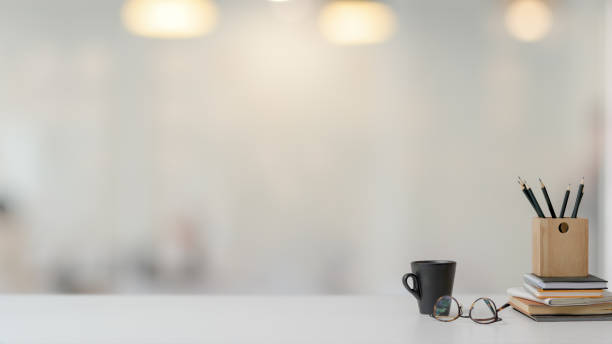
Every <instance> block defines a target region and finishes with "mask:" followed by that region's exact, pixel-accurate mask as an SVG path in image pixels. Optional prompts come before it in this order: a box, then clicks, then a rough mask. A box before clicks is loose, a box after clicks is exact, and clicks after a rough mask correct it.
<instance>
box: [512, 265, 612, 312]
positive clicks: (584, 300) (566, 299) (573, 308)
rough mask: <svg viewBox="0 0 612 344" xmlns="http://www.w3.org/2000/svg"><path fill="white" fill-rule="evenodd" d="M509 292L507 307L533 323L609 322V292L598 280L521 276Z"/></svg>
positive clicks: (611, 309) (611, 306)
mask: <svg viewBox="0 0 612 344" xmlns="http://www.w3.org/2000/svg"><path fill="white" fill-rule="evenodd" d="M523 282H524V283H523V287H519V288H510V289H508V296H509V297H510V301H509V302H510V305H512V307H513V308H514V309H516V310H517V311H519V312H520V313H522V314H524V315H526V316H528V317H530V318H531V319H533V320H536V321H580V320H612V293H610V292H608V291H607V290H606V289H607V287H608V282H607V281H606V280H603V279H601V278H599V277H596V276H593V275H588V276H587V277H539V276H536V275H534V274H525V275H524V276H523Z"/></svg>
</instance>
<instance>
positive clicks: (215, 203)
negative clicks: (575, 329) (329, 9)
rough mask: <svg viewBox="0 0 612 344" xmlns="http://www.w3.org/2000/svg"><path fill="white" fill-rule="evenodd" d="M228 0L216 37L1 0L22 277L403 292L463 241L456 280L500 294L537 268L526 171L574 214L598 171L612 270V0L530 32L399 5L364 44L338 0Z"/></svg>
mask: <svg viewBox="0 0 612 344" xmlns="http://www.w3.org/2000/svg"><path fill="white" fill-rule="evenodd" d="M217 3H218V4H219V7H220V10H221V18H220V25H219V27H218V28H217V30H216V31H215V32H214V33H213V34H211V35H209V36H205V37H201V38H197V39H189V40H155V39H146V38H141V37H136V36H132V35H130V34H129V33H127V32H126V31H125V30H124V29H123V27H122V25H121V22H120V19H119V9H120V7H121V4H122V2H121V1H118V0H113V1H87V2H83V1H76V0H58V1H32V0H26V1H18V2H13V1H4V2H3V4H2V7H3V10H2V11H0V28H1V29H2V30H0V42H2V44H0V75H2V78H0V193H1V194H2V195H3V196H4V199H5V202H7V204H8V205H9V206H8V208H10V209H11V211H10V219H9V220H7V221H6V223H9V222H10V223H11V224H10V225H8V224H7V225H3V227H4V228H9V227H10V228H12V229H10V230H9V229H7V230H5V232H6V233H9V234H7V235H6V236H7V237H10V238H9V239H6V242H10V243H12V242H15V243H18V244H10V245H9V246H11V247H19V249H18V250H16V251H17V253H15V252H12V253H11V252H9V253H6V255H9V257H13V258H11V259H14V260H15V261H19V263H18V264H19V266H18V267H13V268H14V269H15V270H16V271H17V272H15V273H12V274H9V273H6V274H4V275H2V274H0V278H1V279H2V283H0V287H1V288H2V289H3V290H5V291H53V292H210V293H362V292H377V293H401V292H403V291H402V289H401V284H400V282H399V280H400V277H401V275H402V274H403V273H404V272H406V271H408V270H409V262H410V261H411V260H416V259H455V260H457V261H458V268H457V269H458V270H457V276H456V288H455V290H456V291H457V292H465V291H470V292H503V291H504V290H505V289H506V288H507V287H510V286H514V285H518V284H519V283H521V274H522V273H524V272H528V271H529V270H530V245H531V243H530V240H531V237H530V218H531V217H532V216H533V213H532V210H531V209H530V208H529V206H528V204H527V202H526V201H525V199H524V198H523V197H524V196H523V195H522V193H521V192H520V190H519V188H518V185H517V184H516V182H515V179H516V176H517V175H521V176H523V177H525V178H527V179H528V181H529V182H530V183H531V185H532V186H536V181H537V177H542V178H543V179H544V181H545V182H546V183H547V185H548V190H549V192H550V194H551V197H552V198H553V202H554V203H555V205H556V207H557V208H559V207H560V203H561V198H562V192H563V190H564V189H565V187H566V186H567V184H568V183H572V184H573V185H574V186H576V185H577V184H578V182H579V180H580V177H581V176H583V175H584V176H585V179H586V180H587V186H586V188H585V198H584V199H583V203H582V207H581V209H582V215H584V216H587V217H589V218H590V220H591V240H592V245H591V247H592V250H591V251H592V252H591V253H592V257H591V267H592V268H591V270H592V271H593V272H598V271H599V269H600V263H601V261H602V260H603V258H602V256H601V255H602V252H603V250H602V248H601V247H600V246H601V245H600V244H599V242H598V240H597V239H598V235H599V231H600V227H599V221H598V218H599V216H600V215H599V212H598V209H599V207H600V202H598V197H599V195H598V193H597V191H596V190H598V184H599V170H600V162H601V161H602V156H603V153H602V151H601V147H603V144H602V140H603V126H602V125H601V123H602V113H603V110H602V109H603V94H604V76H603V71H604V61H603V56H604V43H605V39H604V13H605V12H604V9H605V1H603V0H601V1H589V2H585V1H578V0H574V1H570V0H558V1H554V2H551V6H552V9H553V16H554V23H553V27H552V30H551V32H550V34H549V35H548V36H547V37H546V38H545V39H543V40H541V41H539V42H535V43H522V42H519V41H516V40H515V39H513V38H512V37H510V36H509V35H508V33H507V32H506V31H505V28H504V25H503V18H504V9H505V5H506V3H505V2H503V1H485V0H480V1H477V0H470V1H461V2H456V1H416V0H415V1H399V0H396V1H389V3H390V5H391V6H392V7H393V9H394V10H395V12H396V14H397V16H398V25H399V26H398V31H397V32H396V34H395V35H394V36H393V37H392V39H391V40H389V41H388V42H386V43H384V44H380V45H373V46H365V47H345V46H336V45H333V44H331V43H329V42H327V41H326V40H325V39H324V38H323V37H322V36H321V35H320V33H319V32H318V31H317V28H316V25H315V20H316V15H317V11H318V10H319V8H320V7H321V4H322V2H319V1H307V0H292V1H290V2H288V3H283V4H273V3H269V2H266V1H264V0H261V1H259V0H257V1H256V0H251V1H238V0H227V1H221V0H218V1H217ZM574 190H575V187H574ZM572 199H573V197H572ZM541 202H542V200H541ZM8 217H9V216H7V218H8ZM11 240H12V241H11ZM14 257H18V258H19V259H16V258H14ZM7 259H8V258H7ZM16 264H17V263H16ZM608 277H610V276H608Z"/></svg>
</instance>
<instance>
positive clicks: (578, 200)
mask: <svg viewBox="0 0 612 344" xmlns="http://www.w3.org/2000/svg"><path fill="white" fill-rule="evenodd" d="M583 193H584V177H582V180H581V181H580V186H579V187H578V195H576V203H575V204H574V211H573V212H572V217H573V218H576V216H578V208H580V201H582V194H583Z"/></svg>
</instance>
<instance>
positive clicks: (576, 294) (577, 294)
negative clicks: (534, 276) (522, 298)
mask: <svg viewBox="0 0 612 344" xmlns="http://www.w3.org/2000/svg"><path fill="white" fill-rule="evenodd" d="M523 288H525V290H527V291H528V292H530V293H532V294H533V295H535V296H537V297H539V298H541V299H546V298H549V297H550V298H553V297H569V298H585V297H601V295H602V294H603V291H602V290H543V289H537V288H536V287H534V286H532V285H531V284H528V283H523Z"/></svg>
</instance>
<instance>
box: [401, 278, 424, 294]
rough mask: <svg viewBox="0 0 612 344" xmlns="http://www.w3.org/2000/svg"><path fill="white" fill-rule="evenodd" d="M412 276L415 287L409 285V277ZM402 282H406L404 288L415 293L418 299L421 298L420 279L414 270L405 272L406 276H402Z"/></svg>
mask: <svg viewBox="0 0 612 344" xmlns="http://www.w3.org/2000/svg"><path fill="white" fill-rule="evenodd" d="M411 277H412V284H413V285H414V288H410V286H409V285H408V278H411ZM402 283H404V288H406V290H408V291H409V292H410V294H412V295H414V297H416V299H417V300H420V299H421V286H420V285H419V279H418V277H417V275H415V274H413V273H412V272H409V273H407V274H405V275H404V277H402Z"/></svg>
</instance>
